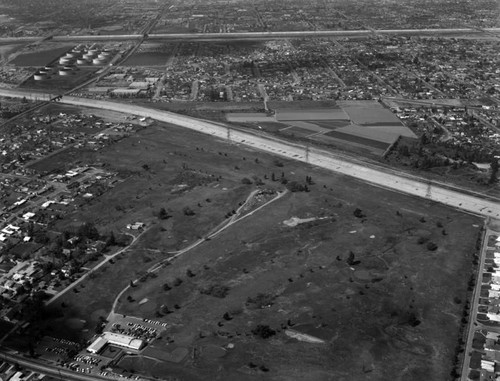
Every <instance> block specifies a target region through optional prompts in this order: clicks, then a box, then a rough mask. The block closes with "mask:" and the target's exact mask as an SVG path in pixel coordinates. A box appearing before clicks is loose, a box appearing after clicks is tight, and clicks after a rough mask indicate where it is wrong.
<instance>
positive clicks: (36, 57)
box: [10, 45, 73, 67]
mask: <svg viewBox="0 0 500 381" xmlns="http://www.w3.org/2000/svg"><path fill="white" fill-rule="evenodd" d="M72 47H73V46H72V45H67V46H62V47H58V48H52V49H47V50H40V51H37V52H33V53H24V54H20V55H18V56H17V57H16V58H14V59H13V60H12V61H11V62H10V63H11V64H13V65H16V66H35V67H36V66H45V65H48V64H50V63H52V62H53V61H54V60H56V59H57V58H59V57H60V56H62V55H63V54H64V53H66V52H67V51H69V50H70V49H71V48H72Z"/></svg>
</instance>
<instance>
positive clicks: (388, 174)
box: [0, 90, 500, 219]
mask: <svg viewBox="0 0 500 381" xmlns="http://www.w3.org/2000/svg"><path fill="white" fill-rule="evenodd" d="M8 93H9V90H0V95H2V94H8ZM19 94H22V92H21V91H19V90H17V91H15V92H12V94H11V95H10V96H19ZM7 96H8V95H7ZM37 96H39V94H37ZM61 103H65V104H71V105H75V106H82V107H93V108H99V109H105V110H111V111H117V112H122V113H127V114H135V115H138V116H141V117H150V118H152V119H156V120H158V121H162V122H167V123H171V124H175V125H178V126H181V127H185V128H189V129H191V130H195V131H198V132H201V133H204V134H207V135H211V136H213V137H216V138H220V139H223V140H226V141H227V140H230V141H231V142H232V143H236V144H242V145H246V146H249V147H253V148H255V149H258V150H261V151H266V152H269V153H272V154H274V155H278V156H282V157H286V158H289V159H294V160H298V161H302V162H306V163H309V164H312V165H316V166H318V167H321V168H325V169H328V170H331V171H334V172H337V173H341V174H344V175H347V176H351V177H355V178H357V179H360V180H362V181H366V182H369V183H371V184H373V185H376V186H379V187H383V188H386V189H391V190H393V191H396V192H400V193H406V194H409V195H413V196H417V197H421V198H425V199H428V200H432V201H435V202H438V203H442V204H445V205H448V206H451V207H455V208H458V209H461V210H463V211H466V212H469V213H473V214H477V215H480V216H485V217H492V218H496V219H498V218H500V200H499V199H492V198H486V197H484V196H482V195H480V194H478V193H475V194H474V193H473V192H470V191H466V190H464V189H460V188H458V187H453V186H451V185H449V184H444V183H441V184H440V183H438V182H435V181H432V182H431V181H429V180H427V179H424V178H421V177H417V176H411V175H407V174H402V173H398V172H397V171H395V170H393V169H388V168H385V167H382V166H377V165H375V164H372V165H368V164H367V163H361V162H355V161H350V160H348V159H347V158H346V157H340V156H339V155H336V154H334V153H332V152H328V151H323V150H320V149H316V148H307V147H305V146H303V145H301V144H294V143H291V142H287V141H284V140H280V139H278V138H276V137H273V136H266V135H259V134H257V133H255V132H251V131H240V130H236V129H233V128H229V127H228V126H225V125H223V124H219V123H215V122H209V121H205V120H200V119H195V118H191V117H188V116H185V115H180V114H175V113H171V112H168V111H162V110H155V109H150V108H147V107H143V106H137V105H134V104H124V103H117V102H110V101H102V100H94V99H87V98H78V97H72V96H64V97H63V98H62V99H61Z"/></svg>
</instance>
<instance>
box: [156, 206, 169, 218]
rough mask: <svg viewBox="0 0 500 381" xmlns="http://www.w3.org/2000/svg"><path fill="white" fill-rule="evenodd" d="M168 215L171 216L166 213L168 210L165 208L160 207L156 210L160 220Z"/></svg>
mask: <svg viewBox="0 0 500 381" xmlns="http://www.w3.org/2000/svg"><path fill="white" fill-rule="evenodd" d="M170 217H171V216H170V215H169V214H168V212H167V211H166V210H165V208H161V209H160V211H159V212H158V218H159V219H160V220H166V219H168V218H170Z"/></svg>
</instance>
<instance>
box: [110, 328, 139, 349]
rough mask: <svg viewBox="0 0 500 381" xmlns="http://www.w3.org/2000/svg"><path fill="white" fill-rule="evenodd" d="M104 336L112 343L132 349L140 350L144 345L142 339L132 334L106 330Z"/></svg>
mask: <svg viewBox="0 0 500 381" xmlns="http://www.w3.org/2000/svg"><path fill="white" fill-rule="evenodd" d="M103 337H104V338H105V339H106V340H107V341H108V342H109V343H111V344H116V345H120V346H122V347H127V348H130V349H136V350H139V349H140V348H141V347H142V340H140V339H136V338H134V337H132V336H128V335H122V334H119V333H113V332H104V334H103Z"/></svg>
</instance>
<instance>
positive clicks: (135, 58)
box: [123, 52, 170, 66]
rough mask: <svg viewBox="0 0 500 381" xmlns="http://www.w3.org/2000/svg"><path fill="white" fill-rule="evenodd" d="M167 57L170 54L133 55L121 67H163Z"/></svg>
mask: <svg viewBox="0 0 500 381" xmlns="http://www.w3.org/2000/svg"><path fill="white" fill-rule="evenodd" d="M169 57H170V53H155V52H148V53H135V54H133V55H132V56H131V57H130V58H129V59H127V61H125V62H124V63H123V66H165V65H166V63H167V60H168V59H169Z"/></svg>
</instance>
